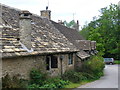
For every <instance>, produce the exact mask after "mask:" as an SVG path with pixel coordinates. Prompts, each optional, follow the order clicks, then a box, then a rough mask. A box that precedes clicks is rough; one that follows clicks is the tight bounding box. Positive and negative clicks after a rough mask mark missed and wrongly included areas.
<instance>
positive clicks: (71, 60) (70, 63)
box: [68, 53, 73, 65]
mask: <svg viewBox="0 0 120 90" xmlns="http://www.w3.org/2000/svg"><path fill="white" fill-rule="evenodd" d="M72 64H73V53H70V54H68V65H72Z"/></svg>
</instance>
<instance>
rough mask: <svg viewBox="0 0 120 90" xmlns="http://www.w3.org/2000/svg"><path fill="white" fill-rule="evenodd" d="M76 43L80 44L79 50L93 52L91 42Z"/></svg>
mask: <svg viewBox="0 0 120 90" xmlns="http://www.w3.org/2000/svg"><path fill="white" fill-rule="evenodd" d="M76 42H77V43H78V44H79V49H82V50H88V51H90V50H91V47H92V45H91V41H90V40H77V41H76Z"/></svg>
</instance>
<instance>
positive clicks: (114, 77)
mask: <svg viewBox="0 0 120 90" xmlns="http://www.w3.org/2000/svg"><path fill="white" fill-rule="evenodd" d="M104 73H105V75H104V76H103V77H101V78H100V79H99V80H96V81H94V82H91V83H88V84H86V85H82V86H80V87H78V88H118V65H106V66H105V69H104Z"/></svg>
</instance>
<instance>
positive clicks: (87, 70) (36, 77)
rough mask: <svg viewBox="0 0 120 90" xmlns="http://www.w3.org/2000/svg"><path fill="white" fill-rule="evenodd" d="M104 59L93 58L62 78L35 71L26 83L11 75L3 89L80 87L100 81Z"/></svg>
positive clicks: (5, 80) (32, 71) (4, 80)
mask: <svg viewBox="0 0 120 90" xmlns="http://www.w3.org/2000/svg"><path fill="white" fill-rule="evenodd" d="M103 68H104V63H103V58H102V57H100V56H93V57H91V58H90V60H88V61H85V62H84V63H83V65H82V67H81V68H77V69H76V71H74V70H70V71H66V72H65V73H64V74H63V75H62V77H54V78H52V77H48V75H47V74H46V73H42V72H41V71H40V70H38V69H33V70H31V72H30V80H29V81H25V80H21V79H18V78H17V77H13V78H10V77H9V75H7V76H6V77H4V78H3V88H27V89H28V90H32V89H38V90H39V89H41V88H45V89H50V88H55V89H57V88H67V87H68V86H69V85H73V87H72V86H71V88H74V87H76V86H79V85H80V83H85V82H90V81H93V80H96V79H99V78H100V77H101V76H102V75H103Z"/></svg>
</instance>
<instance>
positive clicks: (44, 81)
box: [28, 69, 69, 89]
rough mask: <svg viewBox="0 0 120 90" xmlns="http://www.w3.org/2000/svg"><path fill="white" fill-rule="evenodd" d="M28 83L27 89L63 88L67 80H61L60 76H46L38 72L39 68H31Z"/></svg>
mask: <svg viewBox="0 0 120 90" xmlns="http://www.w3.org/2000/svg"><path fill="white" fill-rule="evenodd" d="M30 78H31V80H30V85H29V86H28V88H29V89H32V88H39V89H40V88H64V86H65V85H67V84H68V83H69V81H65V80H62V79H61V78H60V77H54V78H47V75H46V74H44V73H42V72H40V71H39V70H36V69H33V70H32V71H31V72H30Z"/></svg>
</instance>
